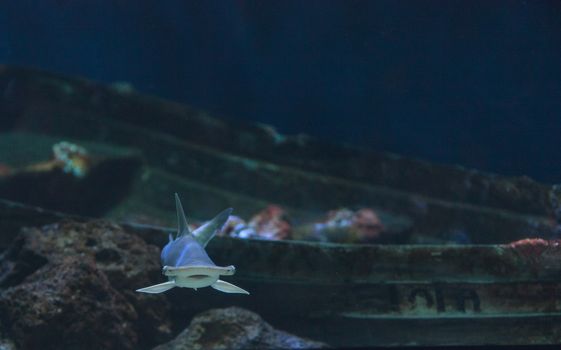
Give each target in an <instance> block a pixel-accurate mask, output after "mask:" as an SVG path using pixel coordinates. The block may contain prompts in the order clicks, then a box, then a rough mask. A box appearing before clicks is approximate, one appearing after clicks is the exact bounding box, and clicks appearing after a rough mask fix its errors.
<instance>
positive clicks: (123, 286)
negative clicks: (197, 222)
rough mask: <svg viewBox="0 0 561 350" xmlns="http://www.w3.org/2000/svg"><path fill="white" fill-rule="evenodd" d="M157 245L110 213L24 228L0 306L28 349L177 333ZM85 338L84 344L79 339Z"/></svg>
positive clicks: (120, 344)
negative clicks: (153, 291) (160, 284)
mask: <svg viewBox="0 0 561 350" xmlns="http://www.w3.org/2000/svg"><path fill="white" fill-rule="evenodd" d="M158 279H161V272H160V265H159V249H158V247H156V246H152V245H148V244H146V243H145V242H144V241H143V240H142V239H141V238H139V237H137V236H136V235H133V234H130V233H128V232H126V231H125V230H123V229H122V228H121V227H120V226H118V225H115V224H111V223H108V222H105V221H92V222H89V223H76V222H69V221H67V222H62V223H59V224H54V225H49V226H44V227H43V228H30V229H24V230H23V231H22V232H21V233H20V235H18V236H17V237H16V239H15V240H14V242H13V243H12V245H11V246H10V247H9V248H8V250H7V251H6V252H5V253H4V254H3V255H2V258H1V260H0V314H1V315H3V317H2V318H1V321H0V322H1V323H2V326H3V328H4V329H5V330H6V334H7V335H8V336H9V337H10V338H11V339H13V340H14V342H15V343H16V345H17V346H18V348H19V347H21V348H22V349H27V348H35V347H36V345H38V344H42V346H43V348H45V346H46V347H48V348H53V349H55V348H56V349H65V348H77V347H79V348H83V349H89V348H91V349H101V348H103V349H133V348H134V349H144V348H151V347H153V346H154V345H156V344H158V343H161V342H163V341H166V340H168V339H169V337H170V336H171V324H170V321H169V320H170V317H169V311H170V306H169V303H168V301H167V299H165V297H164V296H163V295H146V294H140V293H136V292H135V290H136V289H137V288H139V287H142V286H145V285H149V284H153V282H154V281H155V280H158ZM78 344H80V346H78Z"/></svg>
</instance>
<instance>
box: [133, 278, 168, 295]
mask: <svg viewBox="0 0 561 350" xmlns="http://www.w3.org/2000/svg"><path fill="white" fill-rule="evenodd" d="M173 287H175V282H174V281H168V282H164V283H160V284H155V285H153V286H150V287H146V288H140V289H137V290H136V291H137V292H141V293H150V294H158V293H163V292H165V291H167V290H170V289H172V288H173Z"/></svg>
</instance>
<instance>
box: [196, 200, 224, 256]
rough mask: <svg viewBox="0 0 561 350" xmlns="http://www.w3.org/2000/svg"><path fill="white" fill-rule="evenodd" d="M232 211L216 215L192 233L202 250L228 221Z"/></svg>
mask: <svg viewBox="0 0 561 350" xmlns="http://www.w3.org/2000/svg"><path fill="white" fill-rule="evenodd" d="M232 210H233V209H232V208H228V209H226V210H224V211H223V212H221V213H220V214H218V215H216V216H215V217H214V219H212V220H210V221H209V222H207V223H206V224H204V225H202V226H200V227H198V228H197V229H196V230H195V231H193V236H195V239H196V240H197V242H199V244H200V245H201V246H202V247H203V248H204V247H206V245H207V244H208V242H210V240H211V239H212V237H214V235H216V234H217V233H218V231H220V230H221V229H222V227H223V226H224V224H225V223H226V221H228V217H230V214H231V213H232Z"/></svg>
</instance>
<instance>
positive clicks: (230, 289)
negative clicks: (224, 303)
mask: <svg viewBox="0 0 561 350" xmlns="http://www.w3.org/2000/svg"><path fill="white" fill-rule="evenodd" d="M210 286H211V287H212V288H214V289H216V290H219V291H221V292H224V293H240V294H249V292H248V291H247V290H244V289H241V288H240V287H238V286H234V285H233V284H231V283H228V282H225V281H222V280H218V281H216V282H214V283H213V284H211V285H210Z"/></svg>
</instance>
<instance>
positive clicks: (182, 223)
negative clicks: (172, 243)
mask: <svg viewBox="0 0 561 350" xmlns="http://www.w3.org/2000/svg"><path fill="white" fill-rule="evenodd" d="M175 209H176V211H177V237H180V236H183V235H186V234H189V233H191V231H190V230H189V226H188V225H187V218H186V217H185V212H184V211H183V206H182V205H181V201H180V200H179V195H178V194H177V193H176V194H175Z"/></svg>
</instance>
